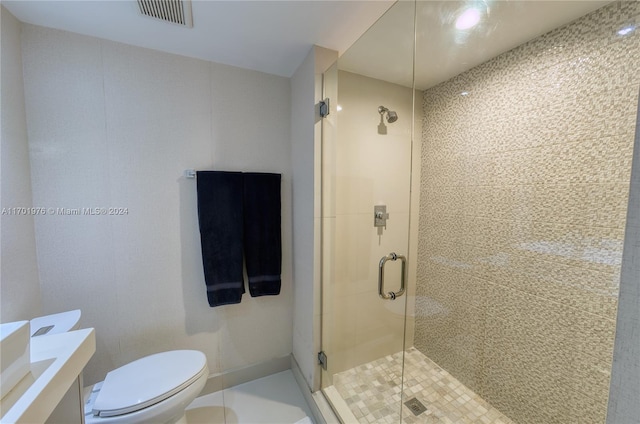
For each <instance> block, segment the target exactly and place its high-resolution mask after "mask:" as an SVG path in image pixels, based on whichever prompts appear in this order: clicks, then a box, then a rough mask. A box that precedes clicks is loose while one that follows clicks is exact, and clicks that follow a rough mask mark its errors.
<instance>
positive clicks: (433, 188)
mask: <svg viewBox="0 0 640 424" xmlns="http://www.w3.org/2000/svg"><path fill="white" fill-rule="evenodd" d="M629 24H640V2H616V3H613V4H610V5H608V6H606V7H605V8H602V9H600V10H598V11H596V12H594V13H591V14H589V15H587V16H586V17H584V18H582V19H580V20H578V21H575V22H574V23H572V24H569V25H567V26H565V27H563V28H560V29H557V30H554V31H552V32H550V33H548V34H545V35H543V36H541V37H539V38H537V39H535V40H533V41H531V42H529V43H526V44H524V45H522V46H520V47H518V48H516V49H514V50H512V51H510V52H507V53H505V54H503V55H501V56H499V57H497V58H495V59H493V60H491V61H489V62H486V63H484V64H482V65H480V66H478V67H476V68H474V69H471V70H470V71H467V72H465V73H463V74H461V75H459V76H457V77H455V78H453V79H452V80H449V81H447V82H445V83H442V84H440V85H438V86H436V87H434V88H432V89H429V90H427V91H426V92H425V94H424V98H423V107H424V122H423V131H422V176H421V202H420V224H419V242H418V243H419V246H418V283H417V300H416V331H415V342H414V343H415V347H416V348H417V349H419V350H420V351H421V352H423V353H424V354H425V355H426V356H428V357H429V358H430V359H432V360H433V361H435V362H436V363H437V364H438V365H440V366H441V367H443V368H444V369H445V370H447V371H448V372H449V373H451V374H452V375H453V376H455V377H456V378H457V379H458V380H460V381H461V382H462V383H463V384H465V385H466V386H468V387H469V388H471V389H472V390H474V391H475V392H476V393H478V394H479V395H480V396H482V398H484V399H486V400H487V401H488V402H489V403H491V404H492V405H493V406H494V407H496V408H498V409H499V410H500V411H502V412H503V413H505V414H506V415H508V416H509V417H510V418H511V419H513V420H514V421H516V422H518V423H536V424H540V423H545V424H550V423H562V424H566V423H604V422H605V417H606V408H607V395H608V386H609V380H610V370H611V362H612V359H611V358H612V352H613V342H614V333H615V322H616V321H615V320H616V308H617V296H618V288H619V280H620V264H621V257H622V246H623V238H624V229H625V219H626V218H625V217H626V212H627V202H628V192H629V178H630V170H631V157H632V148H633V140H634V130H635V119H636V108H637V104H638V103H637V102H638V88H639V86H640V72H638V69H640V30H636V31H632V32H630V33H628V34H626V35H624V36H623V35H619V34H618V30H620V29H621V28H623V27H624V26H625V25H629Z"/></svg>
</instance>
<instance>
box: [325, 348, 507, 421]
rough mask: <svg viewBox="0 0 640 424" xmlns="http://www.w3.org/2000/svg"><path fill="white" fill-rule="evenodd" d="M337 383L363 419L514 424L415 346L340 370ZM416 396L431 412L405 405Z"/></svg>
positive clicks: (352, 407)
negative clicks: (418, 410)
mask: <svg viewBox="0 0 640 424" xmlns="http://www.w3.org/2000/svg"><path fill="white" fill-rule="evenodd" d="M403 363H404V369H403ZM403 377H404V385H403V384H402V381H403ZM333 382H334V387H335V388H336V390H337V391H338V393H339V394H340V396H341V397H342V398H343V399H344V401H345V402H346V403H347V405H348V406H349V408H350V409H351V412H352V413H353V414H354V416H355V417H356V418H357V419H358V422H360V423H399V422H403V423H408V424H414V423H416V424H417V423H420V424H431V423H433V424H445V423H446V424H463V423H482V424H490V423H493V424H510V423H512V421H511V420H510V419H509V418H508V417H507V416H505V415H504V414H502V413H501V412H500V411H498V410H497V409H496V408H494V407H493V406H491V405H489V404H488V403H487V402H486V401H485V400H483V399H482V398H481V397H480V396H478V395H477V394H476V393H474V392H473V391H472V390H470V389H469V388H468V387H466V386H465V385H463V384H462V383H460V382H459V381H457V380H456V379H455V378H454V377H452V376H451V374H449V373H448V372H447V371H445V370H443V369H442V368H440V367H439V366H438V365H436V364H435V362H433V361H431V360H430V359H428V358H427V357H425V356H424V355H423V354H422V353H421V352H420V351H418V350H417V349H415V348H410V349H408V350H407V351H406V352H404V354H403V352H398V353H396V354H393V355H388V356H386V357H383V358H380V359H377V360H375V361H372V362H369V363H366V364H363V365H360V366H357V367H355V368H352V369H349V370H347V371H344V372H341V373H338V374H336V375H335V376H334V378H333ZM412 398H416V399H418V400H419V401H420V402H421V403H422V404H423V405H424V406H425V407H426V408H427V410H426V411H425V412H423V413H421V414H420V415H417V416H416V415H414V413H413V412H412V411H411V410H410V409H409V408H408V407H407V406H406V405H404V402H406V401H407V400H409V399H412ZM400 419H402V421H400Z"/></svg>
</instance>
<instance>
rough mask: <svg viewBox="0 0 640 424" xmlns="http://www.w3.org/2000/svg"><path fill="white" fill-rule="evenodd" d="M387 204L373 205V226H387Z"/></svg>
mask: <svg viewBox="0 0 640 424" xmlns="http://www.w3.org/2000/svg"><path fill="white" fill-rule="evenodd" d="M387 219H389V214H388V213H387V205H375V206H374V207H373V226H374V227H377V228H384V229H386V228H387Z"/></svg>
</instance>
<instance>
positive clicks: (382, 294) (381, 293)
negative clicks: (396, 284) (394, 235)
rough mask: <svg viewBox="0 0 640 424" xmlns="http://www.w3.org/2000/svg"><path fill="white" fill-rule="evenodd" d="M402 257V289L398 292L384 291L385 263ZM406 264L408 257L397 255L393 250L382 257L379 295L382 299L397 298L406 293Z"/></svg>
mask: <svg viewBox="0 0 640 424" xmlns="http://www.w3.org/2000/svg"><path fill="white" fill-rule="evenodd" d="M398 259H400V260H401V261H402V271H401V272H402V274H401V275H400V290H399V291H397V292H392V291H390V292H388V293H385V292H384V264H385V263H386V262H387V261H396V260H398ZM406 265H407V258H405V257H404V256H402V255H396V254H395V253H393V252H391V253H389V254H388V255H387V256H383V257H382V259H380V264H379V265H378V295H379V296H380V297H381V298H382V299H391V300H395V299H396V298H397V297H400V296H402V295H403V294H404V281H405V275H406V268H407V267H406Z"/></svg>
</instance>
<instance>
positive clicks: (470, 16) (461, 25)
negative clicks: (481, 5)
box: [456, 7, 480, 29]
mask: <svg viewBox="0 0 640 424" xmlns="http://www.w3.org/2000/svg"><path fill="white" fill-rule="evenodd" d="M478 22H480V11H479V10H478V9H476V8H474V7H471V8H469V9H467V10H465V11H464V12H462V14H461V15H460V16H458V19H456V28H457V29H469V28H473V27H474V26H476V25H477V24H478Z"/></svg>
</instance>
